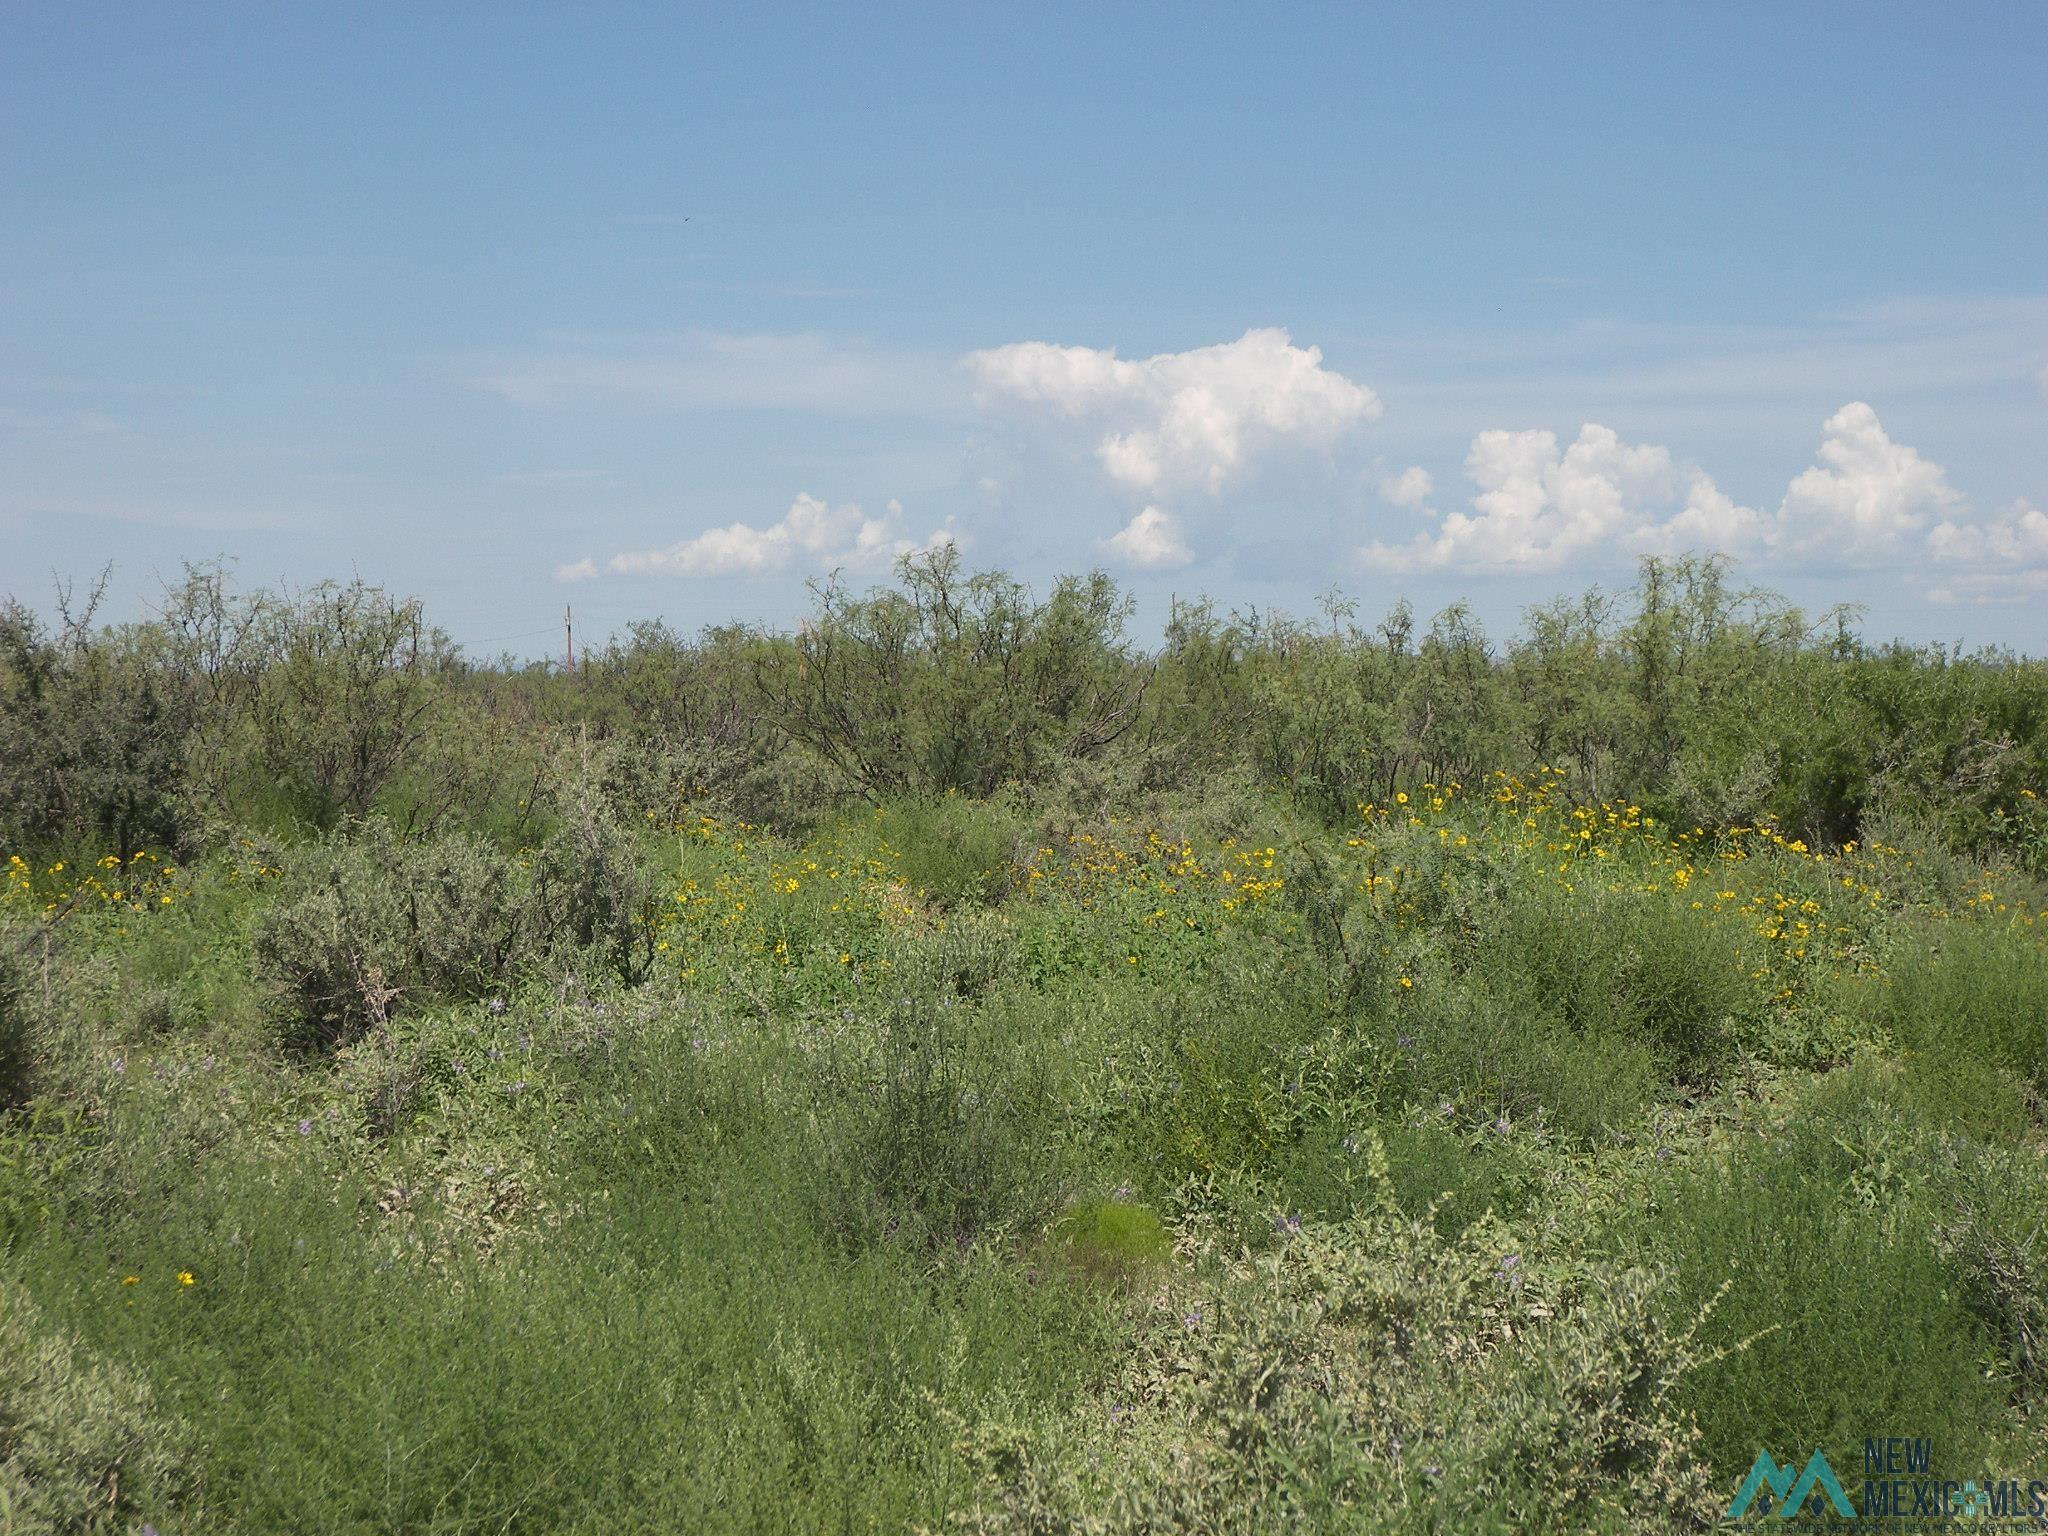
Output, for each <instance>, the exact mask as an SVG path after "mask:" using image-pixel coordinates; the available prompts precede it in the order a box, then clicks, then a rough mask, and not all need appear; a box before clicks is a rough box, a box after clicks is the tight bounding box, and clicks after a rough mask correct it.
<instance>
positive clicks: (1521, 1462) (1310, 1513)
mask: <svg viewBox="0 0 2048 1536" xmlns="http://www.w3.org/2000/svg"><path fill="white" fill-rule="evenodd" d="M1660 1295H1661V1292H1660V1289H1659V1282H1658V1280H1657V1279H1656V1278H1655V1277H1654V1276H1652V1275H1649V1274H1647V1273H1644V1272H1641V1271H1635V1270H1609V1269H1605V1268H1602V1267H1599V1266H1596V1265H1591V1264H1588V1263H1585V1262H1583V1261H1569V1260H1564V1259H1561V1258H1546V1257H1544V1256H1543V1255H1542V1254H1541V1253H1539V1252H1537V1251H1535V1250H1530V1249H1526V1248H1524V1247H1523V1246H1522V1245H1521V1244H1520V1243H1519V1242H1518V1241H1517V1240H1516V1239H1515V1238H1514V1237H1513V1236H1512V1235H1511V1234H1509V1233H1507V1232H1506V1231H1504V1230H1502V1229H1500V1228H1498V1227H1493V1226H1486V1227H1483V1228H1475V1229H1473V1230H1472V1231H1470V1232H1469V1233H1468V1234H1467V1236H1466V1237H1464V1238H1463V1239H1460V1240H1457V1241H1446V1240H1445V1239H1444V1238H1443V1237H1442V1236H1441V1235H1440V1234H1439V1233H1438V1232H1437V1231H1436V1229H1435V1228H1434V1227H1433V1226H1432V1225H1430V1224H1429V1223H1428V1222H1427V1221H1420V1222H1418V1221H1410V1220H1407V1219H1404V1218H1399V1217H1391V1216H1384V1215H1373V1216H1369V1217H1367V1218H1365V1219H1364V1220H1362V1221H1360V1222H1359V1223H1357V1224H1355V1225H1340V1226H1336V1227H1332V1228H1330V1229H1328V1230H1327V1231H1323V1230H1318V1229H1316V1228H1313V1227H1310V1226H1306V1225H1303V1226H1300V1227H1299V1229H1298V1230H1293V1231H1292V1233H1291V1235H1290V1236H1288V1237H1287V1238H1286V1240H1285V1241H1284V1242H1283V1243H1282V1244H1281V1246H1280V1247H1279V1248H1278V1249H1277V1250H1276V1251H1275V1252H1274V1253H1273V1254H1272V1255H1271V1256H1270V1257H1269V1258H1267V1259H1265V1260H1263V1261H1260V1262H1259V1263H1258V1264H1257V1265H1256V1266H1255V1267H1247V1266H1245V1265H1242V1264H1240V1265H1238V1266H1236V1267H1235V1268H1234V1273H1233V1276H1232V1283H1231V1284H1230V1285H1229V1287H1228V1288H1227V1289H1226V1290H1225V1292H1224V1293H1223V1294H1222V1295H1221V1296H1220V1297H1217V1298H1215V1299H1213V1300H1210V1299H1205V1300H1203V1301H1200V1302H1182V1303H1180V1304H1178V1305H1177V1306H1176V1307H1175V1308H1174V1310H1173V1312H1172V1313H1171V1314H1170V1315H1169V1316H1166V1317H1161V1318H1156V1319H1155V1320H1154V1322H1153V1323H1152V1326H1151V1328H1150V1330H1149V1336H1148V1337H1147V1339H1146V1341H1145V1345H1146V1347H1145V1348H1144V1350H1143V1351H1142V1352H1141V1353H1140V1355H1139V1356H1138V1362H1139V1363H1138V1364H1137V1365H1136V1367H1135V1370H1134V1372H1133V1374H1132V1376H1131V1377H1130V1378H1129V1379H1127V1380H1125V1381H1123V1382H1121V1383H1119V1384H1118V1385H1117V1386H1115V1387H1114V1388H1112V1389H1111V1390H1112V1391H1113V1392H1114V1393H1115V1394H1116V1400H1115V1401H1113V1402H1111V1403H1103V1402H1102V1401H1100V1400H1096V1401H1092V1402H1090V1403H1089V1404H1088V1405H1087V1408H1086V1410H1085V1414H1084V1415H1081V1416H1077V1417H1076V1419H1074V1420H1069V1421H1065V1422H1058V1423H1054V1424H1051V1425H1045V1426H1040V1427H1037V1428H1034V1429H1026V1430H1024V1431H1022V1432H1020V1433H1018V1434H1015V1435H1013V1436H1011V1437H1010V1438H1009V1439H1008V1440H1007V1441H1006V1442H1001V1443H998V1444H995V1445H991V1446H986V1447H985V1459H984V1464H985V1465H986V1466H987V1467H988V1468H989V1472H990V1482H991V1489H992V1492H991V1496H990V1498H989V1500H988V1501H987V1502H986V1503H985V1504H984V1505H983V1506H982V1507H981V1508H980V1509H979V1510H978V1511H977V1512H976V1514H975V1516H974V1518H972V1519H970V1520H969V1522H968V1525H969V1528H970V1529H974V1530H979V1531H982V1532H986V1533H1002V1536H1010V1533H1019V1536H1021V1533H1026V1532H1045V1531H1091V1532H1103V1533H1122V1532H1139V1531H1182V1532H1215V1533H1219V1536H1220V1533H1222V1532H1268V1531H1272V1532H1278V1531H1296V1530H1352V1529H1370V1530H1374V1531H1387V1532H1417V1533H1420V1532H1425V1531H1428V1532H1434V1531H1443V1530H1456V1531H1497V1532H1510V1531H1512V1532H1545V1531H1555V1532H1574V1533H1576V1532H1584V1531H1617V1532H1618V1531H1641V1532H1645V1533H1648V1532H1659V1533H1662V1532H1667V1531H1671V1530H1676V1529H1686V1528H1691V1527H1693V1526H1696V1525H1700V1524H1703V1523H1705V1522H1706V1521H1707V1520H1708V1519H1710V1518H1711V1513H1710V1511H1711V1510H1712V1507H1713V1489H1712V1487H1711V1484H1710V1479H1709V1472H1708V1468H1707V1466H1706V1464H1705V1463H1704V1462H1703V1461H1702V1460H1701V1459H1700V1456H1699V1454H1698V1445H1697V1442H1698V1432H1697V1430H1696V1429H1695V1428H1694V1427H1693V1425H1692V1423H1691V1422H1690V1420H1689V1419H1688V1417H1687V1415H1686V1413H1685V1411H1684V1410H1683V1408H1682V1407H1681V1406H1680V1404H1679V1401H1678V1393H1679V1390H1680V1387H1681V1384H1682V1383H1683V1381H1684V1380H1685V1378H1686V1377H1687V1375H1688V1374H1689V1373H1691V1372H1692V1371H1694V1370H1696V1369H1698V1368H1699V1367H1700V1365H1701V1363H1702V1358H1703V1352H1702V1351H1701V1350H1700V1349H1699V1347H1698V1346H1697V1345H1696V1344H1695V1343H1694V1342H1693V1340H1692V1338H1691V1335H1690V1333H1689V1331H1687V1330H1686V1329H1684V1328H1682V1327H1681V1328H1679V1329H1676V1330H1674V1329H1673V1328H1671V1327H1670V1326H1668V1325H1666V1324H1665V1323H1663V1322H1661V1321H1659V1318H1658V1305H1657V1303H1658V1301H1659V1299H1660Z"/></svg>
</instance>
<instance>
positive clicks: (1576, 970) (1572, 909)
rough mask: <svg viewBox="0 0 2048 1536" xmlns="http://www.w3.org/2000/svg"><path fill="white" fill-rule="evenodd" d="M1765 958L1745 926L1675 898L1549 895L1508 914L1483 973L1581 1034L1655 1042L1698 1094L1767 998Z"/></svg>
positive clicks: (1530, 898) (1535, 895)
mask: <svg viewBox="0 0 2048 1536" xmlns="http://www.w3.org/2000/svg"><path fill="white" fill-rule="evenodd" d="M1759 951H1760V946H1759V943H1758V941H1757V939H1756V937H1755V935H1754V934H1753V933H1751V932H1750V931H1749V929H1748V928H1747V927H1746V926H1745V925H1743V924H1741V923H1738V922H1732V921H1731V922H1717V921H1713V920H1710V919H1707V918H1705V917H1703V916H1702V915H1701V914H1699V913H1696V912H1694V911H1692V910H1691V908H1690V906H1689V905H1688V904H1687V902H1685V901H1683V900H1681V899H1679V897H1678V896H1677V895H1676V894H1671V893H1662V892H1659V893H1644V892H1634V891H1616V890H1588V891H1578V892H1573V893H1571V894H1569V895H1567V894H1566V893H1564V892H1562V891H1558V890H1554V889H1552V890H1548V891H1536V892H1529V893H1527V894H1525V895H1524V896H1523V897H1522V898H1521V899H1520V900H1517V901H1515V902H1512V903H1510V904H1509V905H1508V906H1507V907H1506V908H1505V911H1504V916H1503V918H1502V920H1501V921H1500V922H1498V923H1497V924H1496V925H1495V926H1494V927H1493V928H1492V930H1491V931H1490V932H1489V933H1488V934H1487V935H1486V939H1485V944H1484V948H1483V951H1482V953H1481V955H1480V956H1479V958H1478V959H1477V960H1476V961H1475V962H1474V964H1475V968H1477V969H1480V970H1482V971H1484V972H1486V973H1487V974H1489V975H1490V976H1491V977H1493V978H1494V979H1495V981H1496V984H1499V985H1502V986H1503V988H1504V990H1505V989H1506V988H1507V987H1517V988H1526V995H1527V997H1528V998H1529V1000H1530V1003H1531V1004H1532V1005H1533V1006H1534V1007H1536V1008H1538V1009H1540V1010H1541V1011H1542V1012H1544V1013H1547V1014H1549V1015H1551V1016H1552V1017H1555V1018H1557V1019H1559V1020H1561V1021H1562V1022H1563V1023H1565V1024H1567V1025H1569V1026H1570V1027H1571V1028H1572V1029H1574V1030H1576V1031H1578V1032H1580V1033H1581V1034H1583V1035H1586V1036H1588V1037H1590V1038H1592V1039H1593V1040H1595V1041H1599V1042H1604V1043H1608V1044H1610V1045H1612V1046H1614V1047H1615V1048H1617V1049H1625V1048H1626V1046H1627V1044H1628V1043H1629V1042H1642V1043H1646V1044H1648V1045H1649V1046H1651V1047H1652V1048H1653V1049H1654V1050H1655V1051H1656V1052H1657V1055H1658V1057H1659V1060H1660V1062H1661V1064H1662V1065H1663V1066H1664V1067H1665V1068H1666V1069H1667V1070H1669V1071H1671V1072H1672V1073H1674V1074H1675V1075H1676V1076H1678V1077H1679V1078H1681V1079H1682V1080H1685V1081H1688V1082H1695V1083H1697V1082H1700V1081H1702V1080H1705V1079H1707V1078H1710V1077H1711V1076H1712V1075H1713V1073H1714V1071H1715V1069H1716V1068H1717V1066H1718V1065H1719V1063H1720V1062H1721V1061H1722V1059H1723V1058H1724V1057H1725V1055H1726V1053H1727V1051H1728V1049H1729V1047H1730V1046H1731V1045H1732V1043H1733V1041H1734V1038H1735V1029H1734V1026H1735V1024H1736V1023H1737V1022H1738V1021H1739V1020H1740V1019H1741V1018H1742V1017H1743V1016H1744V1015H1745V1014H1747V1013H1748V1012H1750V1011H1751V1010H1753V1009H1756V1008H1758V1007H1760V1006H1761V1005H1762V1003H1763V1002H1764V1000H1765V998H1766V995H1767V994H1766V993H1765V990H1764V984H1763V983H1762V982H1761V981H1759V980H1758V979H1757V978H1756V976H1755V975H1754V973H1755V972H1756V971H1758V970H1760V969H1761V968H1762V965H1763V962H1762V959H1761V957H1760V953H1759Z"/></svg>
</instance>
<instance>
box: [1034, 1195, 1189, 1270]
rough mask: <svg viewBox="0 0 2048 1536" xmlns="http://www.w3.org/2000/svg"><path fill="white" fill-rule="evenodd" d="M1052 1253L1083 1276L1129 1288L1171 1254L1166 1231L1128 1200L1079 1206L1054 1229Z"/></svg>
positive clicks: (1070, 1209) (1146, 1210) (1145, 1210)
mask: <svg viewBox="0 0 2048 1536" xmlns="http://www.w3.org/2000/svg"><path fill="white" fill-rule="evenodd" d="M1051 1248H1052V1251H1053V1253H1054V1254H1056V1255H1057V1256H1058V1257H1059V1258H1060V1260H1061V1261H1062V1262H1064V1263H1066V1264H1067V1265H1069V1266H1071V1267H1072V1268H1074V1269H1076V1270H1079V1271H1080V1272H1081V1273H1082V1274H1085V1275H1089V1276H1091V1277H1093V1278H1094V1279H1097V1280H1101V1281H1105V1282H1107V1283H1108V1284H1110V1285H1115V1286H1130V1285H1132V1284H1134V1283H1135V1282H1136V1281H1138V1280H1139V1279H1141V1278H1143V1277H1144V1276H1145V1275H1146V1274H1148V1273H1149V1272H1151V1271H1153V1270H1155V1269H1157V1268H1158V1267H1159V1266H1160V1265H1161V1264H1163V1263H1165V1262H1166V1259H1167V1258H1168V1256H1169V1255H1171V1254H1172V1252H1173V1243H1172V1241H1171V1240H1170V1239H1169V1238H1168V1237H1167V1235H1166V1227H1165V1225H1164V1224H1163V1223H1162V1222H1161V1221H1160V1220H1159V1217H1158V1216H1157V1215H1156V1214H1155V1213H1154V1212H1153V1211H1152V1210H1151V1209H1150V1208H1149V1207H1146V1206H1142V1205H1139V1204H1137V1203H1135V1202H1134V1201H1130V1200H1121V1199H1118V1200H1083V1201H1081V1202H1079V1203H1077V1204H1075V1205H1070V1206H1068V1207H1067V1209H1066V1211H1065V1212H1064V1213H1063V1214H1062V1215H1061V1217H1060V1219H1059V1220H1058V1221H1057V1222H1055V1223H1054V1224H1053V1229H1052V1236H1051Z"/></svg>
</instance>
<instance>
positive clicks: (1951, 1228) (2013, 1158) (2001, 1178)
mask: <svg viewBox="0 0 2048 1536" xmlns="http://www.w3.org/2000/svg"><path fill="white" fill-rule="evenodd" d="M1947 1151H1948V1163H1949V1169H1948V1176H1947V1177H1946V1178H1944V1179H1943V1180H1942V1181H1941V1185H1942V1187H1941V1190H1940V1195H1939V1199H1940V1210H1939V1215H1938V1217H1937V1220H1936V1224H1935V1228H1934V1235H1935V1246H1936V1249H1937V1251H1938V1252H1939V1253H1940V1254H1941V1256H1942V1258H1943V1259H1944V1261H1945V1262H1946V1263H1947V1264H1948V1266H1949V1269H1950V1271H1951V1273H1953V1274H1954V1275H1955V1276H1956V1277H1957V1280H1958V1281H1959V1283H1960V1284H1961V1286H1962V1290H1963V1295H1964V1297H1965V1298H1966V1300H1967V1301H1968V1304H1969V1306H1970V1309H1971V1310H1972V1311H1973V1312H1974V1313H1975V1314H1976V1315H1977V1317H1978V1318H1979V1319H1981V1320H1982V1321H1983V1322H1984V1324H1985V1325H1986V1326H1987V1327H1988V1328H1989V1329H1990V1330H1991V1332H1992V1334H1993V1336H1994V1337H1995V1338H1996V1339H1997V1341H1998V1353H1999V1363H2000V1367H2001V1370H2002V1374H2003V1375H2004V1377H2005V1379H2006V1381H2007V1383H2008V1384H2009V1387H2010V1390H2011V1392H2012V1395H2013V1397H2014V1398H2015V1399H2016V1400H2017V1401H2018V1402H2020V1403H2022V1404H2024V1405H2026V1406H2028V1407H2038V1406H2039V1405H2041V1404H2042V1403H2044V1402H2048V1163H2044V1161H2043V1158H2042V1154H2041V1151H2040V1149H2039V1148H2038V1147H1996V1148H1991V1147H1978V1146H1973V1145H1971V1144H1968V1143H1962V1144H1957V1145H1951V1146H1950V1147H1949V1148H1948V1149H1947Z"/></svg>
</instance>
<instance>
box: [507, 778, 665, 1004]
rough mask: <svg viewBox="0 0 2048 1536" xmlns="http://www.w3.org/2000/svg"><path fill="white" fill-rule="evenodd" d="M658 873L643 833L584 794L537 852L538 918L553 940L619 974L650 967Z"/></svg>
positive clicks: (643, 973) (631, 976) (642, 973)
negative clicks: (592, 956) (581, 951)
mask: <svg viewBox="0 0 2048 1536" xmlns="http://www.w3.org/2000/svg"><path fill="white" fill-rule="evenodd" d="M660 900H661V898H660V896H659V894H658V893H657V891H656V889H655V883H654V877H653V873H652V871H651V869H650V868H649V864H648V860H647V858H646V856H645V854H644V853H643V851H642V849H641V847H640V841H639V838H638V837H637V836H636V835H635V833H634V832H633V831H632V830H631V829H630V828H629V827H628V826H627V825H626V824H625V823H624V822H622V821H621V820H620V819H619V818H618V816H617V815H616V814H615V813H613V812H612V811H611V810H609V809H608V808H606V807H605V806H604V805H602V804H601V803H600V802H597V801H595V800H593V799H589V798H579V799H577V800H575V801H573V802H572V803H570V804H569V805H567V806H565V807H564V808H563V810H562V812H561V815H560V820H559V823H558V825H557V826H556V828H555V830H554V832H553V833H552V834H551V835H550V836H549V838H548V840H547V841H546V842H545V843H543V844H542V845H541V848H540V851H539V853H538V854H537V855H536V856H535V858H534V875H533V888H532V901H533V912H532V916H533V921H534V923H535V925H536V927H537V930H538V931H539V932H541V933H544V934H546V935H547V936H548V938H549V940H550V941H551V942H554V943H557V944H563V943H566V944H569V945H573V946H575V947H577V948H579V949H584V950H589V951H592V952H594V953H595V954H596V955H598V956H599V957H600V958H601V960H602V962H603V963H604V964H605V965H606V966H608V967H609V968H610V969H611V970H612V971H613V972H614V973H615V974H616V975H617V976H618V977H619V979H620V980H622V981H625V982H629V983H631V982H639V981H644V980H646V978H647V974H648V972H649V971H650V970H651V969H652V968H653V965H654V956H655V945H656V943H657V942H659V941H658V939H657V937H656V933H655V915H656V911H657V909H658V908H659V906H660Z"/></svg>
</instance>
